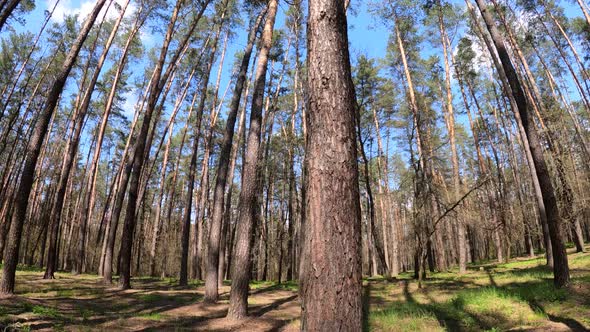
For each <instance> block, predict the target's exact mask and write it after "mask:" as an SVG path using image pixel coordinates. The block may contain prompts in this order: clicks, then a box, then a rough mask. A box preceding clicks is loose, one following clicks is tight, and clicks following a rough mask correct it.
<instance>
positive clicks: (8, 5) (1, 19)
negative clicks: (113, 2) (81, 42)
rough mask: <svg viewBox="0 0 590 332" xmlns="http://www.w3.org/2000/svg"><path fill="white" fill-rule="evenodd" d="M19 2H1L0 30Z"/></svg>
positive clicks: (11, 0)
mask: <svg viewBox="0 0 590 332" xmlns="http://www.w3.org/2000/svg"><path fill="white" fill-rule="evenodd" d="M19 3H20V0H8V2H5V3H3V6H2V7H0V31H2V28H3V27H4V24H6V21H7V20H8V17H10V15H11V14H12V12H13V11H14V9H15V8H16V6H18V4H19ZM103 4H104V2H103ZM93 23H94V22H93Z"/></svg>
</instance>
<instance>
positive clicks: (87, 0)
mask: <svg viewBox="0 0 590 332" xmlns="http://www.w3.org/2000/svg"><path fill="white" fill-rule="evenodd" d="M57 1H59V2H58V3H57V6H56V2H57ZM95 3H96V2H95V1H92V0H46V5H47V10H48V11H51V10H52V9H53V7H54V6H55V11H54V12H53V16H52V17H51V20H52V21H54V22H63V21H64V19H65V18H66V16H71V15H78V21H79V22H83V21H84V19H85V18H86V17H87V16H88V14H90V12H91V11H92V9H93V8H94V5H95ZM115 3H117V4H119V5H120V6H121V8H122V6H123V5H124V4H125V0H116V1H113V4H111V6H110V7H108V9H107V6H108V3H107V4H105V6H104V7H103V9H102V10H101V12H100V14H99V15H98V19H99V20H101V19H102V17H104V15H105V13H106V19H107V20H113V19H116V18H117V17H118V16H119V13H120V12H119V10H117V8H116V6H115ZM135 8H136V6H135V5H134V4H133V3H130V4H129V5H128V6H127V10H126V11H125V16H129V15H131V14H132V13H133V12H135Z"/></svg>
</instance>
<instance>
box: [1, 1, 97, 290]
mask: <svg viewBox="0 0 590 332" xmlns="http://www.w3.org/2000/svg"><path fill="white" fill-rule="evenodd" d="M105 2H106V0H98V1H97V2H96V4H95V5H94V8H93V9H92V12H91V13H90V15H88V18H87V19H86V21H85V22H84V26H83V27H82V30H80V33H79V34H78V37H76V40H75V41H74V43H73V45H72V48H71V49H70V51H69V52H68V55H67V57H66V59H65V61H64V63H63V66H62V68H61V70H60V72H59V73H58V74H57V76H56V78H55V81H54V82H53V84H52V86H51V90H50V91H49V94H48V96H47V101H46V102H45V107H44V108H43V111H41V113H40V114H39V117H38V120H37V122H36V124H35V128H34V129H33V135H32V137H31V140H30V141H29V145H28V147H27V152H26V157H25V162H24V166H23V171H22V175H21V180H20V184H19V186H18V190H17V194H16V198H17V199H16V202H15V208H14V214H13V215H12V221H11V226H10V231H9V235H8V241H7V242H8V246H7V248H6V251H5V253H4V268H3V270H2V281H0V293H1V294H12V293H13V292H14V281H15V273H16V265H17V263H18V256H19V247H20V241H21V237H22V231H23V224H24V222H25V217H26V213H27V207H28V204H29V194H30V193H31V188H32V186H33V182H34V174H35V167H36V166H37V160H38V158H39V153H40V151H41V145H42V144H43V140H44V138H45V135H46V134H47V128H48V125H49V120H50V119H51V117H52V115H53V112H54V110H55V108H56V105H57V101H58V99H59V96H60V95H61V93H62V91H63V88H64V86H65V84H66V80H67V78H68V75H69V74H70V71H71V70H72V68H73V66H74V63H75V62H76V58H77V57H78V54H79V53H80V49H81V48H82V45H83V44H84V41H85V40H86V37H88V33H89V32H90V29H91V28H92V26H93V25H94V21H95V20H96V17H97V16H98V13H99V12H100V10H101V9H102V7H103V6H104V4H105Z"/></svg>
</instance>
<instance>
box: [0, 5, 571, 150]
mask: <svg viewBox="0 0 590 332" xmlns="http://www.w3.org/2000/svg"><path fill="white" fill-rule="evenodd" d="M55 1H56V0H37V1H36V9H35V10H34V11H33V12H31V13H29V14H27V15H26V16H25V17H24V18H25V20H26V24H25V25H24V26H21V25H20V24H18V23H14V24H13V25H14V26H15V28H16V29H17V30H18V31H23V30H28V31H31V32H32V33H33V34H35V35H36V34H37V32H38V31H39V29H40V27H41V25H42V23H43V21H44V14H43V13H44V11H46V10H50V9H51V8H53V6H54V5H55V3H56V2H55ZM115 1H117V2H118V3H120V4H122V3H123V1H124V0H115ZM94 2H95V0H59V3H58V4H57V7H56V11H55V14H54V16H53V17H52V21H53V22H58V21H61V20H63V18H64V16H65V15H74V14H79V15H80V18H79V20H80V21H82V20H83V18H84V17H85V16H86V14H88V13H89V12H90V10H91V9H92V7H93V5H94ZM453 2H455V3H459V4H461V5H463V4H464V2H463V1H460V0H455V1H453ZM562 5H563V6H564V7H565V8H566V15H568V16H579V15H580V9H579V8H578V7H577V6H574V5H572V4H570V3H567V2H565V3H562ZM351 6H352V8H353V9H354V10H353V11H352V12H351V13H350V14H349V18H348V23H349V41H350V52H351V55H352V58H353V59H354V58H355V57H356V55H359V54H364V55H367V56H368V57H370V58H383V57H384V56H385V52H386V46H387V41H388V38H389V35H390V33H391V32H390V31H389V30H388V29H386V28H385V27H384V26H383V24H381V22H378V21H377V19H375V18H373V17H372V16H371V15H370V13H369V12H368V8H367V1H359V0H352V4H351ZM134 7H135V5H134V0H132V1H131V5H130V8H129V9H128V12H131V11H133V10H134ZM287 9H288V4H287V3H286V2H285V1H281V2H280V7H279V14H278V17H277V20H276V22H277V23H276V28H279V29H280V28H283V27H284V17H285V16H284V12H286V11H287ZM117 15H118V13H117V11H116V10H114V9H113V8H111V9H109V10H108V12H107V17H109V18H115V17H116V16H117ZM99 17H102V15H101V16H99ZM246 30H247V29H246V28H241V29H240V28H238V29H236V30H235V31H236V32H237V34H236V36H235V37H234V38H233V40H231V41H230V43H229V46H228V51H227V55H226V59H225V63H224V69H223V73H222V79H221V86H220V97H221V95H222V94H223V92H224V91H225V90H226V87H227V85H228V84H229V81H230V76H231V70H232V68H231V66H232V64H233V63H234V54H235V53H236V52H238V51H241V50H242V49H243V48H244V46H245V42H246V33H247V31H246ZM5 34H6V32H4V33H2V34H0V36H4V35H5ZM141 36H142V40H143V41H144V44H145V45H146V47H151V46H156V44H157V43H158V41H159V40H160V39H161V36H159V35H151V34H150V29H149V28H144V29H143V32H142V35H141ZM422 51H423V52H425V54H430V53H432V52H435V53H440V52H439V50H437V49H434V48H430V49H423V50H422ZM302 57H305V55H304V54H302ZM353 61H354V60H353ZM140 65H141V64H140ZM277 68H278V67H277ZM136 73H137V74H138V75H140V74H141V73H143V70H137V71H136ZM216 75H217V68H216V67H215V68H214V70H213V73H212V77H211V82H212V83H213V82H215V80H216V79H217V77H216ZM230 94H231V93H230ZM126 97H127V98H128V100H127V103H126V105H125V106H124V109H126V110H127V116H128V117H132V115H133V108H134V107H133V106H134V104H135V102H136V99H137V93H130V94H128V95H127V96H126ZM227 98H230V96H229V94H228V97H227ZM169 100H173V98H169ZM455 103H456V104H457V105H459V104H458V102H457V101H455ZM221 116H222V117H223V116H224V113H223V112H222V115H221ZM463 120H465V119H459V122H460V123H461V122H463V123H464V122H466V120H465V121H463ZM177 127H179V126H177ZM389 146H390V147H391V148H392V149H395V147H394V146H395V144H389Z"/></svg>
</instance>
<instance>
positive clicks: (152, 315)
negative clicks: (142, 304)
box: [139, 312, 166, 321]
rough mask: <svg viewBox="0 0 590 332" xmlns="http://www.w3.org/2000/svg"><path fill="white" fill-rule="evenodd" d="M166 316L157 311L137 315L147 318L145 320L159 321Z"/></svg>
mask: <svg viewBox="0 0 590 332" xmlns="http://www.w3.org/2000/svg"><path fill="white" fill-rule="evenodd" d="M165 317H166V316H164V315H162V314H161V313H159V312H151V313H145V314H141V315H139V318H143V319H147V320H155V321H161V320H164V319H165Z"/></svg>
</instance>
